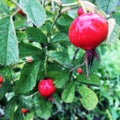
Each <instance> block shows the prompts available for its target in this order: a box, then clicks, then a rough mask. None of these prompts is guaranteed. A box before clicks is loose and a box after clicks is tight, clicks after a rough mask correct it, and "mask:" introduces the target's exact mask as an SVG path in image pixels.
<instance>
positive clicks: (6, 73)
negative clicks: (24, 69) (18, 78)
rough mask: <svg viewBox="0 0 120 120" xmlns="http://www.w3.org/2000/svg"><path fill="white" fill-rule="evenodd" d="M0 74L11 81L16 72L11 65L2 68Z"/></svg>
mask: <svg viewBox="0 0 120 120" xmlns="http://www.w3.org/2000/svg"><path fill="white" fill-rule="evenodd" d="M0 74H2V76H4V78H5V79H7V80H9V81H11V80H12V79H14V73H13V71H12V69H11V68H10V67H5V68H0Z"/></svg>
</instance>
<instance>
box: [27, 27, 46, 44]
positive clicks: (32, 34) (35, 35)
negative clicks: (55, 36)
mask: <svg viewBox="0 0 120 120" xmlns="http://www.w3.org/2000/svg"><path fill="white" fill-rule="evenodd" d="M27 34H28V39H30V40H32V41H35V42H40V43H47V38H46V36H45V35H44V34H43V33H42V31H41V30H40V29H38V28H34V27H29V28H27Z"/></svg>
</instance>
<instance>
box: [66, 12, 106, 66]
mask: <svg viewBox="0 0 120 120" xmlns="http://www.w3.org/2000/svg"><path fill="white" fill-rule="evenodd" d="M107 34H108V22H107V20H106V19H105V18H104V17H103V16H101V15H99V14H97V13H90V12H89V13H84V14H82V15H80V16H78V17H77V18H76V19H75V20H74V21H73V22H72V23H71V25H70V28H69V31H68V37H69V39H70V42H71V43H72V44H73V45H74V46H76V47H80V48H82V49H84V50H85V51H86V53H85V60H86V62H87V64H88V66H90V67H91V66H92V63H93V60H94V57H95V58H96V59H97V60H100V59H99V56H98V55H97V53H96V51H95V49H96V47H97V46H98V45H100V44H101V43H102V42H103V41H105V39H106V38H107Z"/></svg>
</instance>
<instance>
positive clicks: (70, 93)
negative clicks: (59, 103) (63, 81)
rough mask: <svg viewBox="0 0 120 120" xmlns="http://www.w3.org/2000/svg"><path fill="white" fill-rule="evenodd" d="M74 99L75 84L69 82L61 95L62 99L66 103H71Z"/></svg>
mask: <svg viewBox="0 0 120 120" xmlns="http://www.w3.org/2000/svg"><path fill="white" fill-rule="evenodd" d="M74 97H75V83H74V82H70V83H69V84H67V86H66V88H65V89H64V91H63V93H62V99H63V101H64V102H66V103H72V102H73V100H74Z"/></svg>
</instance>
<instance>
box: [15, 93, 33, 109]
mask: <svg viewBox="0 0 120 120" xmlns="http://www.w3.org/2000/svg"><path fill="white" fill-rule="evenodd" d="M16 99H17V100H16V103H17V105H19V107H20V108H26V109H31V108H32V97H31V96H23V95H21V96H20V95H19V96H17V98H16Z"/></svg>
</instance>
